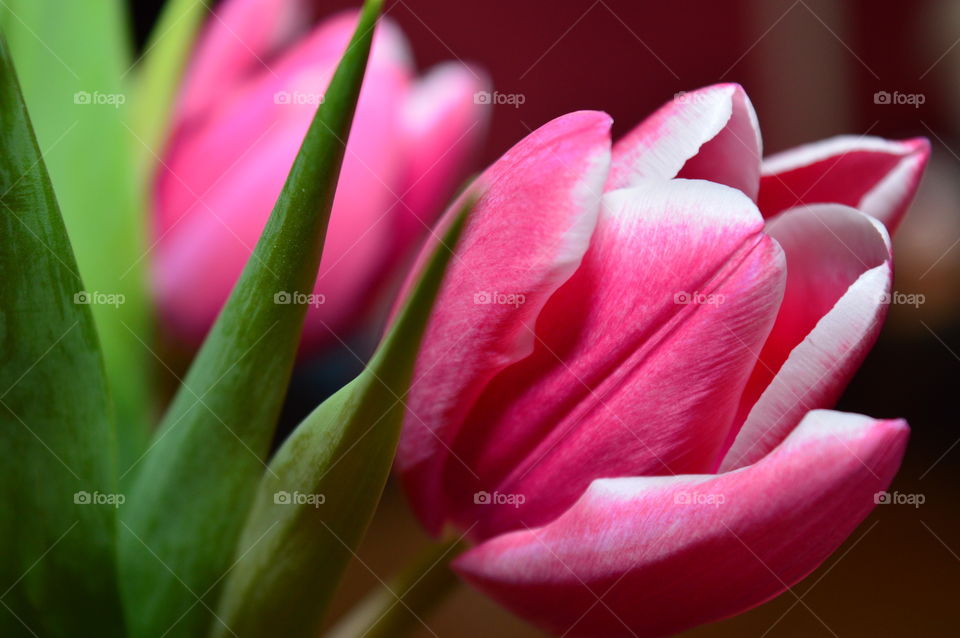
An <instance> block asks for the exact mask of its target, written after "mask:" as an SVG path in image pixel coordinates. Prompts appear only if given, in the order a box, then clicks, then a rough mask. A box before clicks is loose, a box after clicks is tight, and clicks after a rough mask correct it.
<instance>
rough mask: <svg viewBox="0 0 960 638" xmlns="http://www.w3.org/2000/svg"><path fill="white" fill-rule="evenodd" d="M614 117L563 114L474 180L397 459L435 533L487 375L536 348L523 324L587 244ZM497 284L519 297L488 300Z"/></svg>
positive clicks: (572, 267) (419, 364)
mask: <svg viewBox="0 0 960 638" xmlns="http://www.w3.org/2000/svg"><path fill="white" fill-rule="evenodd" d="M610 122H611V121H610V117H609V116H608V115H607V114H605V113H600V112H596V111H581V112H577V113H571V114H568V115H565V116H562V117H559V118H557V119H555V120H553V121H551V122H549V123H547V124H545V125H544V126H542V127H540V128H539V129H537V130H536V131H534V132H533V133H531V134H530V135H528V136H527V137H526V138H524V139H523V140H522V141H521V142H519V143H518V144H517V145H516V146H514V147H513V148H512V149H510V150H509V151H508V152H507V153H506V154H505V155H504V156H503V157H501V158H500V159H499V160H498V161H497V162H495V163H494V164H493V165H492V166H491V167H490V168H488V169H487V170H486V171H485V172H484V173H483V175H481V176H480V177H479V178H478V180H477V184H476V187H475V188H476V192H477V193H479V194H480V199H479V201H478V202H477V203H476V204H475V205H474V207H473V210H472V212H471V215H470V219H469V221H468V224H467V228H466V229H465V231H464V235H463V237H462V239H461V240H460V244H459V246H458V249H457V257H456V258H455V259H454V260H453V261H452V262H451V264H450V267H449V269H448V272H447V275H446V279H445V281H444V284H443V287H442V289H441V291H440V294H439V297H438V299H437V302H436V306H435V309H434V312H433V316H432V318H431V321H430V323H429V325H428V326H427V329H426V333H425V335H424V339H423V344H424V345H423V347H422V348H421V350H420V355H419V357H418V360H417V363H416V367H415V371H414V382H413V385H412V388H411V391H410V394H409V400H408V402H407V407H408V410H407V417H406V422H405V427H404V432H403V436H402V437H401V441H400V449H399V455H398V459H397V467H398V470H399V472H400V476H401V478H402V479H403V481H404V484H405V486H406V488H407V490H408V492H409V494H410V497H411V502H412V503H413V506H414V509H415V510H416V512H417V513H418V515H419V516H420V518H421V519H422V521H423V522H424V524H425V526H426V527H427V529H428V530H430V531H431V532H434V533H435V532H438V531H439V529H440V526H441V525H442V522H443V519H444V517H445V514H444V512H443V510H442V505H441V496H442V469H443V466H444V464H445V463H446V462H447V456H448V450H449V446H450V445H451V444H452V442H453V440H454V438H455V437H456V435H457V432H458V431H459V429H460V425H461V423H462V422H463V419H464V417H465V416H466V413H467V411H468V410H469V409H470V407H471V405H472V403H473V401H474V400H475V399H476V398H477V397H478V396H479V394H480V393H481V392H482V391H483V388H484V387H486V385H487V383H488V382H489V381H490V379H492V378H493V377H494V375H496V374H497V373H498V372H499V371H500V370H502V369H503V368H505V367H507V366H508V365H510V364H512V363H514V362H516V361H518V360H520V359H522V358H523V357H525V356H527V355H528V354H530V352H531V351H532V350H533V332H532V330H530V329H529V328H528V326H532V325H533V324H534V322H535V320H536V317H537V315H538V314H539V313H540V311H541V309H542V308H543V305H544V304H545V303H546V301H547V299H548V298H549V297H550V295H552V294H553V292H554V291H555V290H556V289H557V288H558V287H559V286H560V285H561V284H562V283H563V282H564V281H566V280H567V279H568V278H569V277H570V275H571V274H573V272H574V271H575V270H576V268H577V266H578V265H579V264H580V260H581V259H582V258H583V254H584V253H585V252H586V250H587V246H588V244H589V242H590V237H591V236H592V234H593V231H594V228H595V226H596V222H597V215H598V213H599V208H600V198H601V196H602V189H603V183H604V181H605V180H606V177H607V174H608V172H609V169H610ZM458 209H459V204H456V203H455V204H454V206H453V207H451V209H450V210H449V211H448V213H447V217H446V218H445V220H441V226H443V225H444V224H446V223H448V222H449V219H450V218H451V217H452V216H453V215H454V214H456V213H457V212H458ZM435 241H436V240H434V241H431V242H429V245H428V246H427V247H426V248H425V249H424V251H423V253H421V263H422V256H423V255H424V254H428V252H429V251H430V250H432V248H433V247H434V245H435ZM418 270H419V268H417V269H415V270H414V272H417V271H418ZM498 292H499V293H504V294H511V295H522V298H523V299H524V301H525V302H524V303H523V304H521V305H519V306H514V305H507V304H498V303H489V301H490V297H491V296H492V295H493V294H496V293H498ZM484 302H488V303H484ZM453 462H455V461H453Z"/></svg>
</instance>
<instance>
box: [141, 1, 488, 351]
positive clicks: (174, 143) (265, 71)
mask: <svg viewBox="0 0 960 638" xmlns="http://www.w3.org/2000/svg"><path fill="white" fill-rule="evenodd" d="M308 8H309V3H307V2H298V1H295V0H269V1H260V0H229V1H228V2H226V3H224V5H223V6H222V7H221V8H219V9H218V14H217V17H216V18H215V19H211V21H210V23H209V24H208V26H207V30H206V32H205V34H204V35H203V37H202V38H201V41H200V43H199V45H198V48H197V50H196V52H195V56H194V59H193V61H192V64H191V66H190V68H189V71H188V75H187V78H186V81H185V84H184V87H183V91H182V95H181V98H180V104H179V108H178V111H177V115H176V120H175V123H174V127H173V132H172V135H171V137H170V140H169V142H168V145H167V150H166V156H165V158H164V159H163V163H162V164H163V165H162V169H161V170H160V171H159V174H158V176H157V179H156V193H155V208H156V211H155V213H156V223H155V228H154V231H155V235H156V244H155V249H154V259H155V264H154V266H155V267H154V283H155V290H156V295H157V297H158V300H159V306H160V309H161V313H162V316H163V318H164V319H165V321H166V323H167V325H168V327H169V328H170V329H171V331H172V332H173V333H174V335H176V336H178V337H179V338H181V339H183V340H185V341H187V342H188V343H191V344H195V343H198V342H199V340H200V338H201V337H202V336H203V335H204V334H205V332H206V330H207V329H208V328H209V326H210V325H211V323H212V322H213V319H214V318H215V317H216V314H217V312H218V311H219V309H220V307H221V306H222V304H223V302H224V300H225V299H226V297H227V295H228V293H229V291H230V289H231V287H232V285H233V284H234V282H235V281H236V279H237V277H238V276H239V273H240V271H241V269H242V267H243V264H244V263H245V262H246V260H247V259H248V258H249V256H250V253H251V250H252V248H253V246H254V244H255V243H256V240H257V238H258V237H259V234H260V231H261V230H262V228H263V225H264V223H265V222H266V219H267V217H268V215H269V213H270V211H271V209H272V208H273V205H274V202H275V201H276V198H277V196H278V194H279V193H280V189H281V187H282V185H283V181H284V179H285V177H286V175H287V172H288V170H289V168H290V166H291V164H292V162H293V158H294V155H295V154H296V151H297V148H298V147H299V144H300V142H301V140H302V139H303V135H304V134H305V132H306V130H307V127H308V125H309V123H310V120H311V118H312V116H313V113H314V112H315V110H316V106H317V104H318V102H319V101H320V100H322V96H323V92H324V91H325V89H326V85H327V83H328V81H329V79H330V75H331V73H332V72H333V69H334V66H335V64H336V62H337V61H338V59H339V57H340V55H341V54H342V52H343V50H344V48H345V47H346V44H347V41H348V39H349V36H350V33H351V30H352V28H353V26H354V25H355V24H356V14H355V13H352V12H351V13H345V14H339V15H336V16H334V17H330V18H328V19H326V20H325V21H323V22H321V23H320V24H318V25H317V26H315V27H313V28H312V29H311V30H310V31H309V33H300V32H299V28H300V27H301V26H302V25H305V24H309V23H310V15H309V10H308ZM378 29H379V32H378V33H377V35H376V38H375V44H374V48H373V54H372V56H371V59H370V63H369V67H368V70H367V75H366V79H365V80H364V84H363V92H362V94H361V98H360V104H359V106H358V109H357V115H356V126H355V127H354V129H353V133H352V134H351V136H350V140H349V144H348V150H347V157H346V160H345V162H344V165H343V170H342V174H341V177H340V182H339V188H338V190H337V194H336V200H335V203H334V212H333V216H332V219H331V223H330V228H329V231H328V236H327V239H326V243H325V248H324V253H323V262H322V264H321V266H320V272H319V276H318V279H317V284H316V287H315V289H314V291H313V293H314V294H315V296H314V297H312V298H308V297H306V296H305V295H306V293H309V292H310V291H290V292H291V293H293V292H300V293H304V297H303V298H302V299H303V300H304V301H305V302H306V303H311V304H312V306H313V307H311V308H310V311H309V313H308V316H307V324H306V329H305V331H304V340H305V342H306V344H307V345H308V346H315V345H317V344H319V343H322V342H324V341H326V340H328V339H330V338H331V334H330V332H331V331H334V332H336V331H338V330H341V329H343V328H345V327H348V326H350V325H351V324H352V322H354V321H356V320H358V319H359V318H360V317H362V315H363V313H364V312H365V311H367V310H369V309H370V308H371V307H372V306H374V305H375V303H376V301H377V300H378V299H379V297H378V293H382V292H383V291H384V288H385V284H388V283H389V282H391V281H393V280H394V279H395V278H396V269H397V267H398V266H399V265H400V264H402V262H403V260H404V258H406V257H407V256H408V254H409V251H410V250H411V248H412V247H413V245H414V244H415V243H416V242H417V241H418V240H419V239H420V237H421V236H422V235H423V234H424V233H425V231H426V229H427V228H429V226H430V225H431V223H432V222H433V220H434V218H435V215H436V213H438V212H439V211H440V209H441V207H442V205H443V204H444V203H445V200H446V199H447V198H448V197H449V195H450V194H451V193H452V191H453V189H454V188H455V187H456V186H457V185H458V183H459V182H460V181H461V180H462V179H463V177H464V176H465V171H466V170H467V165H468V163H469V160H470V158H471V156H472V154H473V152H474V150H475V148H476V146H477V145H478V142H479V141H480V139H481V137H482V132H483V130H484V128H485V118H486V107H485V106H484V105H482V104H477V103H476V101H475V100H474V93H475V92H476V91H478V90H480V89H482V88H483V87H484V86H485V80H484V79H483V78H482V77H481V76H480V75H478V72H477V71H475V70H473V69H471V68H469V67H466V66H464V65H462V64H459V63H445V64H441V65H438V66H437V67H435V68H433V69H431V70H430V71H428V72H427V73H426V74H425V75H424V76H423V77H420V78H416V77H414V72H413V65H412V61H411V57H410V54H409V51H408V47H407V44H406V42H405V40H404V38H403V35H402V34H401V33H400V32H399V30H398V29H397V28H396V27H395V26H394V25H392V24H391V23H389V22H384V23H382V26H380V27H378ZM291 298H292V297H291Z"/></svg>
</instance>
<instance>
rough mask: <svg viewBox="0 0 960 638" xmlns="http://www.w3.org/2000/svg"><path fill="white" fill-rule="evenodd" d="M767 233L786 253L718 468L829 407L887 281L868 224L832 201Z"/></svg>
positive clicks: (867, 334) (878, 232)
mask: <svg viewBox="0 0 960 638" xmlns="http://www.w3.org/2000/svg"><path fill="white" fill-rule="evenodd" d="M767 232H768V233H769V234H770V235H771V236H772V237H773V238H775V239H776V240H777V241H778V242H780V245H781V246H782V247H783V250H784V252H785V253H786V256H787V287H786V291H785V293H784V298H783V304H782V305H781V307H780V313H779V315H778V316H777V321H776V324H774V327H773V330H772V332H771V333H770V337H769V338H768V339H767V342H766V344H764V347H763V350H762V351H761V353H760V358H759V361H758V363H757V365H756V368H755V369H754V372H753V374H752V375H751V378H750V381H749V383H748V384H747V387H746V390H745V391H744V394H743V397H742V398H741V404H740V411H739V416H738V419H737V423H738V424H740V423H742V424H743V425H742V427H739V426H737V427H735V428H734V429H733V430H732V434H735V435H736V439H735V440H732V441H731V443H732V447H731V449H730V451H729V452H728V453H727V454H726V456H725V458H724V461H723V463H722V465H721V469H723V470H729V469H733V468H736V467H741V466H743V465H748V464H750V463H752V462H754V461H756V460H757V459H759V458H762V457H763V456H764V455H765V454H766V453H767V452H769V451H770V450H771V449H773V448H774V447H775V446H776V445H777V444H778V443H780V441H782V440H783V439H784V437H786V435H787V434H788V433H789V432H790V431H791V430H792V429H793V428H794V426H795V425H796V424H797V423H798V422H799V421H800V419H801V418H802V417H803V415H804V414H806V413H807V412H808V411H809V410H812V409H815V408H827V407H831V406H832V405H833V404H834V402H835V401H836V400H837V399H838V398H839V396H840V393H841V392H843V389H844V388H845V387H846V385H847V383H848V382H849V381H850V379H851V378H852V377H853V374H854V373H855V372H856V370H857V368H859V367H860V364H861V363H862V362H863V359H864V357H866V354H867V352H868V351H869V350H870V348H871V347H872V346H873V343H874V341H875V340H876V338H877V335H878V334H879V333H880V328H881V326H882V324H883V319H884V317H885V316H886V310H887V307H888V305H887V301H888V298H887V295H888V294H889V292H890V285H891V280H892V266H891V263H892V257H891V255H890V239H889V237H888V235H887V233H886V230H885V229H884V227H883V225H882V224H880V222H878V221H877V220H876V219H873V218H871V217H869V216H867V215H865V214H864V213H862V212H860V211H858V210H856V209H853V208H849V207H846V206H840V205H837V204H832V205H831V204H821V205H817V206H810V207H805V208H797V209H793V210H790V211H787V212H785V213H783V214H782V215H779V216H778V217H776V218H774V219H773V220H771V221H770V222H769V224H768V226H767Z"/></svg>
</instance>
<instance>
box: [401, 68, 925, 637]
mask: <svg viewBox="0 0 960 638" xmlns="http://www.w3.org/2000/svg"><path fill="white" fill-rule="evenodd" d="M609 127H610V118H609V116H607V115H606V114H604V113H599V112H593V111H583V112H578V113H571V114H569V115H566V116H563V117H560V118H558V119H556V120H554V121H552V122H550V123H548V124H546V125H545V126H543V127H541V128H540V129H538V130H537V131H535V132H534V133H532V134H531V135H529V136H528V137H527V138H526V139H524V140H523V141H521V142H520V143H519V144H517V145H516V146H515V147H514V148H513V149H512V150H510V151H509V152H508V153H507V154H506V155H504V156H503V157H502V158H501V159H500V160H499V161H498V162H496V163H495V164H493V165H492V166H491V167H490V168H489V169H488V170H487V171H486V172H485V173H484V174H483V175H482V176H481V177H480V178H479V180H478V185H477V192H478V193H482V196H481V198H480V199H479V201H478V203H477V204H476V206H475V207H474V209H473V211H472V213H471V216H470V218H469V221H468V225H467V228H466V230H465V232H464V235H463V238H462V239H461V243H460V245H459V247H458V256H457V258H456V259H454V260H453V261H452V262H451V266H450V270H449V272H448V274H447V276H446V279H445V281H444V284H443V288H442V290H441V293H440V297H439V299H438V302H437V308H436V310H435V311H434V315H433V317H432V319H431V322H430V324H429V325H428V328H427V331H426V333H425V336H424V342H423V346H422V348H421V351H420V354H419V358H418V361H417V364H416V372H415V377H414V378H415V379H416V381H415V383H414V386H413V388H412V391H411V393H410V395H409V397H408V401H407V404H408V412H407V419H406V423H405V429H404V433H403V437H402V440H401V445H400V453H399V457H398V462H397V467H398V471H399V473H400V476H401V478H402V481H403V483H404V485H405V488H406V490H407V491H408V493H409V496H410V499H411V502H412V504H413V507H414V508H415V510H416V512H417V514H418V516H419V517H420V519H421V520H422V521H423V523H424V524H425V526H426V527H427V528H428V529H429V530H430V531H431V532H433V533H439V532H440V531H441V530H442V528H443V527H444V525H445V524H448V523H450V524H453V525H454V526H456V527H458V528H459V529H460V530H461V531H463V532H464V533H466V534H467V535H468V536H469V538H470V539H471V540H472V541H474V543H475V545H474V547H473V548H472V549H470V550H468V551H467V552H466V553H465V554H464V555H462V556H461V557H460V558H459V559H457V561H456V562H455V568H456V569H457V570H458V571H459V573H460V574H461V575H462V576H463V577H464V578H465V579H466V580H467V581H469V582H470V583H472V584H473V585H474V586H476V587H477V588H478V589H480V590H481V591H483V592H486V593H487V594H489V595H490V596H491V597H493V598H494V599H496V600H497V601H499V602H500V603H502V604H503V605H505V606H506V607H508V608H509V609H511V610H513V611H514V612H516V613H517V614H519V615H521V616H523V617H525V618H527V619H529V620H530V621H532V622H534V623H536V624H537V625H540V626H541V627H543V628H545V629H547V630H550V631H553V632H556V633H558V634H563V635H570V636H602V637H605V638H609V637H613V636H639V637H647V636H662V635H666V634H672V633H674V632H678V631H682V630H684V629H686V628H689V627H692V626H695V625H698V624H701V623H705V622H708V621H712V620H716V619H719V618H723V617H726V616H730V615H732V614H736V613H739V612H742V611H744V610H746V609H749V608H751V607H753V606H755V605H758V604H760V603H762V602H764V601H766V600H768V599H770V598H771V597H773V596H775V595H777V594H779V593H781V592H783V591H784V590H785V589H786V588H787V587H788V586H790V585H793V584H794V583H796V582H797V581H799V580H800V579H802V578H803V577H805V576H806V575H807V574H809V573H810V572H811V571H812V570H813V569H815V568H816V567H817V566H818V565H819V564H820V563H821V562H822V561H823V560H824V559H825V558H826V557H827V556H828V555H829V554H830V553H831V552H833V551H834V550H835V549H836V548H837V547H838V546H839V545H840V543H841V542H842V541H843V540H844V539H845V538H846V537H847V536H848V535H849V534H850V533H851V532H852V531H853V530H854V528H855V527H856V526H857V525H858V524H859V523H860V522H861V521H862V520H863V519H864V517H865V516H866V515H867V514H868V512H870V511H871V509H872V508H873V506H874V494H875V493H877V492H878V491H879V490H883V489H884V488H886V487H887V486H888V485H889V483H890V481H891V480H892V478H893V476H894V473H895V472H896V470H897V468H898V467H899V464H900V460H901V457H902V455H903V452H904V447H905V445H906V441H907V435H908V428H907V425H906V423H905V422H904V421H901V420H877V419H873V418H870V417H866V416H860V415H855V414H845V413H840V412H833V411H828V410H825V409H823V408H829V407H830V406H832V404H833V403H834V402H835V400H836V399H837V397H838V395H839V394H840V392H841V391H842V389H843V388H844V386H845V385H846V383H847V382H848V381H849V380H850V378H851V376H852V375H853V374H854V371H855V370H856V369H857V367H858V366H859V365H860V363H861V362H862V360H863V358H864V356H865V354H866V352H867V350H868V349H869V348H870V347H871V345H872V344H873V342H874V340H875V339H876V337H877V333H878V331H879V330H880V326H881V323H882V321H883V318H884V315H885V311H886V308H887V303H886V299H887V297H886V295H888V293H889V292H890V290H891V274H892V271H891V263H892V262H891V254H890V241H889V237H888V234H887V232H888V231H887V228H885V226H884V224H883V223H881V221H880V220H882V221H883V222H885V223H886V224H887V227H889V228H893V227H895V226H896V224H897V223H898V222H899V220H900V217H901V216H902V214H903V212H904V209H905V208H906V206H907V204H908V202H909V201H910V199H911V197H912V196H913V193H914V191H915V189H916V187H917V182H918V180H919V178H920V174H921V172H922V169H923V166H924V163H925V162H926V159H927V155H928V145H927V143H926V142H925V141H923V140H910V141H906V142H890V141H885V140H880V139H875V138H852V137H851V138H837V139H834V140H828V141H825V142H821V143H819V144H814V145H811V146H808V147H803V148H800V149H796V150H793V151H789V152H787V153H784V154H782V155H777V156H774V157H771V158H769V159H768V160H765V161H761V156H762V153H761V146H760V134H759V130H758V128H757V120H756V116H755V114H754V111H753V108H752V106H751V104H750V102H749V100H748V98H747V96H746V94H745V93H744V92H743V90H742V89H741V88H740V87H739V86H737V85H732V84H725V85H718V86H712V87H708V88H706V89H702V90H700V91H696V92H693V93H689V94H685V95H682V96H680V97H678V98H677V99H675V100H673V101H672V102H670V103H669V104H667V105H666V106H664V107H663V108H662V109H660V110H659V111H657V112H656V113H655V114H654V115H653V116H652V117H650V118H649V119H647V120H646V121H644V122H643V123H642V124H640V126H639V127H637V128H636V129H635V130H634V131H633V132H631V133H630V134H629V135H627V136H626V137H625V138H624V139H622V140H621V141H620V142H619V143H617V144H616V145H614V146H613V148H612V149H611V143H610V137H609ZM454 210H457V208H456V207H454V208H452V209H451V211H454ZM865 213H869V214H870V215H873V217H871V216H869V215H867V214H865ZM449 219H450V217H449V215H448V217H446V218H445V220H447V221H449Z"/></svg>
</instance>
